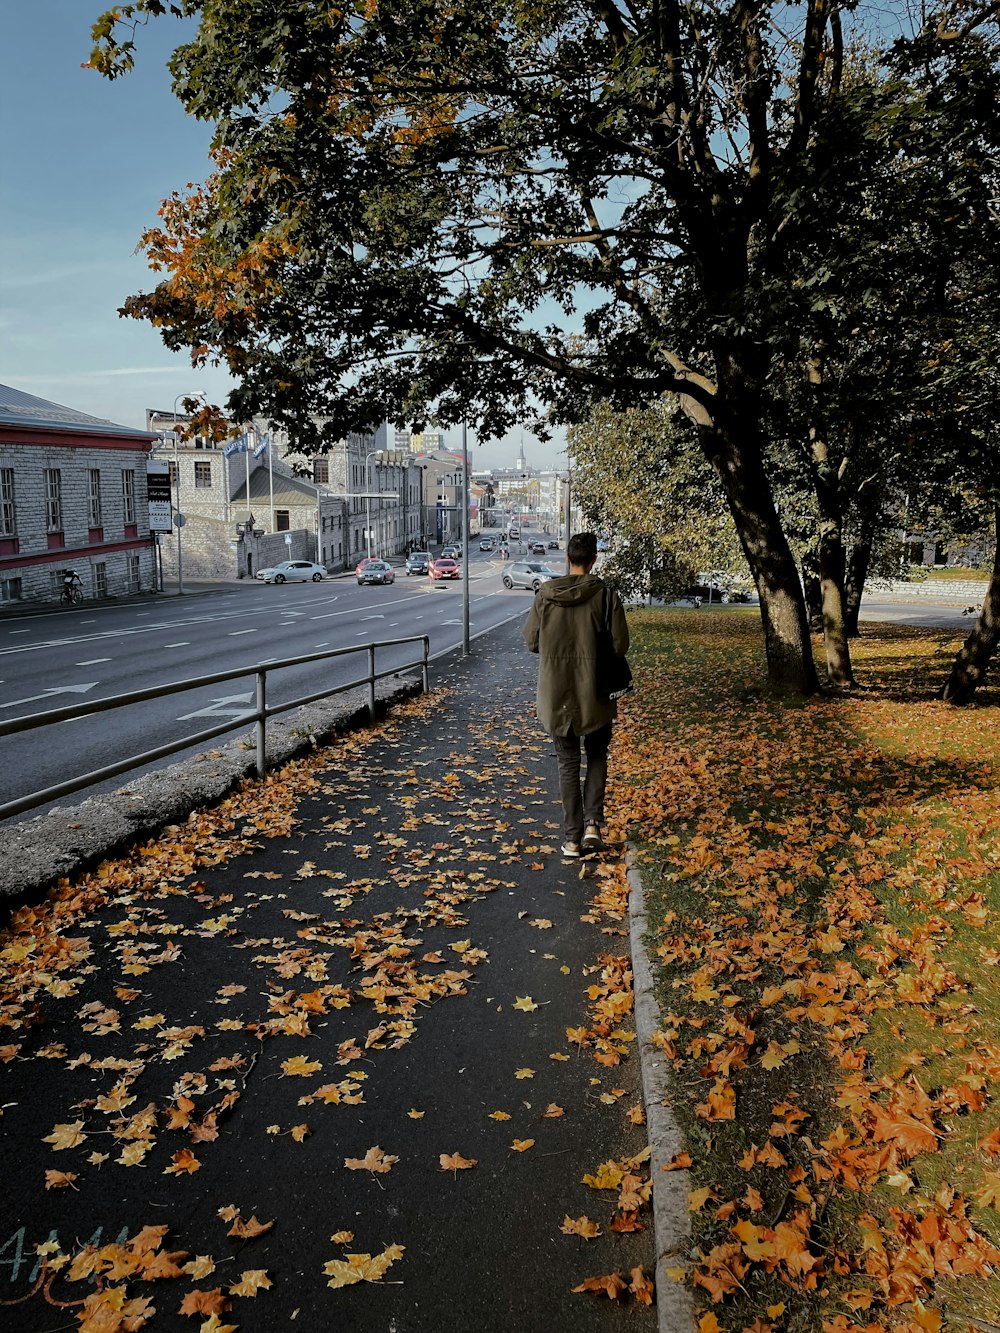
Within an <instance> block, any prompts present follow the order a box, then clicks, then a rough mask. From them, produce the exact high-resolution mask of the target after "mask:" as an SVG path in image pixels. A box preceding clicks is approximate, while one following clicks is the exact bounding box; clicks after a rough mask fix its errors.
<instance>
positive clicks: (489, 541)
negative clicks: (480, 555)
mask: <svg viewBox="0 0 1000 1333" xmlns="http://www.w3.org/2000/svg"><path fill="white" fill-rule="evenodd" d="M496 545H497V544H496V540H495V539H494V538H493V537H480V539H479V549H480V550H481V551H495V550H496Z"/></svg>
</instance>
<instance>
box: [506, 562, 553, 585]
mask: <svg viewBox="0 0 1000 1333" xmlns="http://www.w3.org/2000/svg"><path fill="white" fill-rule="evenodd" d="M502 577H503V586H504V587H505V588H530V589H531V591H532V592H537V591H538V589H539V588H540V587H541V586H542V584H543V583H546V582H548V580H549V579H557V578H558V577H559V575H558V574H557V573H556V571H555V570H554V569H550V568H549V566H548V565H544V564H542V562H541V561H540V560H512V561H511V563H510V564H509V565H504V567H503V576H502Z"/></svg>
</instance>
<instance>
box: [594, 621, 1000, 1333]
mask: <svg viewBox="0 0 1000 1333" xmlns="http://www.w3.org/2000/svg"><path fill="white" fill-rule="evenodd" d="M752 632H753V629H752V625H751V624H749V623H747V622H746V621H745V620H742V619H740V618H739V617H734V616H730V617H726V618H725V619H722V618H718V619H714V620H707V619H705V618H702V619H701V620H697V621H696V622H695V624H692V618H691V616H688V617H686V618H685V617H684V616H683V613H681V614H676V613H675V614H673V615H671V614H667V615H663V614H657V613H653V612H649V613H639V614H638V615H637V616H636V617H635V619H634V621H633V635H634V642H636V641H637V646H636V653H635V655H636V658H637V664H638V667H639V671H638V675H639V682H640V689H639V692H638V693H637V694H636V695H634V696H632V697H631V698H630V699H629V701H628V705H627V716H626V718H625V720H624V725H623V726H620V728H619V732H618V740H617V748H616V751H615V765H614V772H615V773H616V774H617V782H616V786H615V808H616V812H617V817H618V818H619V819H621V820H622V822H623V824H624V823H627V825H628V827H629V829H630V832H631V836H632V838H633V840H634V841H635V843H636V844H637V857H638V861H639V864H640V866H641V870H642V875H643V881H644V884H645V886H646V889H647V893H648V896H649V903H650V908H651V911H652V913H653V918H654V920H655V923H656V930H655V942H654V949H655V954H656V957H657V959H658V963H659V966H660V969H661V978H662V989H661V998H662V1024H661V1029H660V1033H659V1041H660V1043H661V1045H662V1049H663V1051H664V1052H665V1053H666V1055H667V1056H668V1057H669V1059H670V1061H671V1062H672V1066H673V1069H674V1077H675V1082H676V1086H677V1089H678V1092H679V1094H680V1095H679V1097H678V1100H677V1108H678V1113H679V1114H680V1115H681V1116H682V1118H683V1120H684V1127H685V1131H686V1134H687V1137H688V1140H689V1148H690V1152H691V1157H692V1158H693V1165H692V1171H693V1175H694V1179H695V1180H696V1182H697V1188H696V1189H695V1190H694V1191H693V1192H692V1195H691V1198H690V1201H689V1202H690V1208H691V1210H692V1213H693V1216H694V1220H695V1226H696V1235H697V1240H698V1257H697V1259H696V1261H695V1262H694V1264H693V1265H692V1266H691V1268H690V1271H689V1272H688V1274H687V1278H688V1280H689V1281H691V1282H693V1283H694V1285H695V1289H696V1291H697V1292H698V1294H699V1297H700V1299H701V1300H702V1301H703V1302H704V1306H705V1313H704V1317H703V1320H702V1324H701V1329H702V1333H709V1330H712V1329H724V1330H741V1329H746V1330H749V1329H753V1330H754V1333H764V1331H765V1330H769V1329H773V1330H778V1329H780V1328H786V1327H790V1328H808V1329H810V1330H813V1329H816V1330H819V1329H820V1328H822V1329H823V1330H824V1333H834V1331H835V1330H836V1331H840V1330H847V1329H862V1328H864V1329H866V1330H867V1329H876V1328H877V1329H882V1328H901V1329H902V1328H905V1329H913V1330H916V1329H924V1328H934V1329H936V1328H939V1327H942V1326H943V1325H942V1323H941V1311H942V1310H945V1309H947V1310H948V1312H949V1320H950V1322H949V1324H948V1327H949V1328H952V1327H953V1328H956V1329H957V1328H961V1329H966V1328H969V1329H971V1328H973V1327H975V1328H982V1327H985V1326H987V1325H983V1324H981V1323H975V1322H974V1318H975V1316H979V1317H984V1318H987V1319H990V1320H992V1321H993V1322H994V1323H995V1322H997V1319H998V1314H1000V1292H998V1273H1000V1248H998V1246H1000V1218H998V1209H1000V1188H998V1187H1000V1175H998V1172H997V1169H996V1168H997V1164H998V1161H1000V1113H998V1109H997V1101H996V1092H995V1088H996V1082H997V1078H998V1076H1000V1045H998V1043H997V1036H996V1034H997V1030H998V1029H997V1023H996V1020H997V1012H998V987H997V980H996V979H997V972H996V968H997V966H998V965H1000V953H998V951H997V948H996V931H997V920H998V916H997V914H998V912H1000V819H998V809H1000V804H998V791H1000V736H998V730H997V727H996V719H995V717H994V716H993V713H994V712H995V708H983V709H980V710H978V711H968V712H965V713H961V714H957V715H956V714H955V713H954V712H953V711H949V710H948V709H947V707H946V705H944V704H941V703H939V702H937V701H932V700H929V699H927V698H926V697H920V696H919V695H918V694H917V693H916V692H915V691H914V690H913V688H912V684H911V681H912V680H913V679H914V678H915V677H917V676H918V675H919V672H920V670H921V669H922V668H924V666H925V664H926V662H927V660H928V658H930V657H932V656H933V655H934V654H936V653H940V652H941V651H943V650H944V651H947V649H945V648H944V646H943V645H942V643H941V642H940V640H941V638H942V636H941V635H940V634H925V635H920V634H915V633H913V632H912V631H893V630H889V629H887V628H886V627H879V629H878V630H866V632H865V635H864V637H863V639H862V641H861V643H860V644H859V647H858V656H859V658H861V659H862V660H866V668H867V670H868V671H869V672H870V673H871V674H872V676H873V677H874V683H873V685H872V686H871V687H869V688H866V689H864V690H862V691H859V692H858V693H856V694H854V695H852V696H851V697H850V698H828V699H821V700H816V701H814V702H813V703H811V704H809V705H808V706H807V707H800V706H796V707H787V706H783V705H781V704H779V703H777V702H775V701H773V700H769V699H765V698H762V697H759V696H756V695H754V694H751V693H749V692H748V691H747V690H746V689H745V687H744V686H743V683H742V682H743V681H745V680H752V679H753V678H754V675H755V671H754V665H753V655H754V644H753V641H752V637H751V636H752ZM935 1321H937V1322H935Z"/></svg>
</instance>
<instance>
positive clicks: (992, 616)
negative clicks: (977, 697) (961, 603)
mask: <svg viewBox="0 0 1000 1333" xmlns="http://www.w3.org/2000/svg"><path fill="white" fill-rule="evenodd" d="M993 523H994V527H995V530H996V539H997V546H996V553H995V555H994V557H993V573H992V574H991V575H990V581H989V583H988V584H987V587H986V596H985V597H984V598H983V609H982V611H981V612H980V615H979V619H978V620H977V621H976V626H975V628H974V629H973V631H972V633H971V634H970V635H969V637H968V638H967V639H966V641H965V643H964V644H963V645H962V648H961V651H960V652H959V654H958V656H957V657H956V658H955V662H954V665H953V666H952V668H951V675H950V676H949V677H948V681H947V684H946V685H945V687H944V689H943V690H942V691H941V697H942V698H943V699H946V700H947V702H948V703H950V704H967V703H969V702H970V700H971V699H972V696H973V695H974V694H975V692H976V690H977V689H978V687H979V686H980V685H981V684H982V683H983V679H984V677H985V675H986V668H987V667H988V666H989V664H990V659H991V658H992V656H993V654H994V653H995V652H996V649H997V644H998V643H1000V505H995V506H994V509H993Z"/></svg>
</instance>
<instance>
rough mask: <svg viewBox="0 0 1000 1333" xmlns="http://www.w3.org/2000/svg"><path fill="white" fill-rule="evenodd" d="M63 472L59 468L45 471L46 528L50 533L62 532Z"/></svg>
mask: <svg viewBox="0 0 1000 1333" xmlns="http://www.w3.org/2000/svg"><path fill="white" fill-rule="evenodd" d="M62 526H63V512H62V472H61V471H60V470H59V468H57V467H47V468H46V469H45V527H46V529H47V531H49V532H62Z"/></svg>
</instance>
